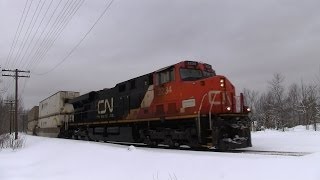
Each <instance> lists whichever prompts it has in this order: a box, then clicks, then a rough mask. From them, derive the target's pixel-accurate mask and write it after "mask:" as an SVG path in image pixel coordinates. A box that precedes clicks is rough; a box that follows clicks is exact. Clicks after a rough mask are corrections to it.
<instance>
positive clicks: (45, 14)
mask: <svg viewBox="0 0 320 180" xmlns="http://www.w3.org/2000/svg"><path fill="white" fill-rule="evenodd" d="M53 1H54V0H51V2H50V4H49V5H48V7H47V10H46V11H45V13H44V15H43V17H42V19H41V21H40V23H39V26H38V28H37V30H36V32H35V33H34V35H33V37H32V39H31V42H30V44H29V46H28V48H27V50H26V53H25V54H24V55H23V57H22V59H24V58H25V56H26V54H27V52H28V50H29V48H30V45H31V43H32V42H33V40H34V38H35V37H36V35H37V33H38V31H39V29H40V27H41V25H42V23H43V20H44V19H45V17H46V16H47V13H48V11H49V9H50V7H51V5H52V2H53ZM35 45H36V44H34V46H35ZM31 52H32V51H30V53H31ZM27 60H28V59H26V61H24V64H23V65H22V68H24V66H25V65H26V63H27V62H28V61H27Z"/></svg>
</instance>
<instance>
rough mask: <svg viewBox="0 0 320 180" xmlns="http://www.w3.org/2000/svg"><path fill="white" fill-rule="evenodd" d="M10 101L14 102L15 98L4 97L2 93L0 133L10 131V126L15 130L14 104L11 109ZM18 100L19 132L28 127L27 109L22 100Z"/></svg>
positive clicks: (0, 100) (0, 99)
mask: <svg viewBox="0 0 320 180" xmlns="http://www.w3.org/2000/svg"><path fill="white" fill-rule="evenodd" d="M9 102H14V98H13V97H7V98H6V99H4V98H3V97H2V96H1V93H0V135H1V134H4V133H9V132H10V126H11V130H12V131H14V121H13V119H14V111H13V110H14V105H13V106H12V108H13V109H11V105H10V104H9ZM18 102H20V103H19V105H18V107H19V109H18V129H19V132H21V131H24V132H25V131H26V128H27V115H26V113H27V111H25V110H24V108H23V106H22V104H23V103H22V100H19V101H18ZM10 119H11V125H10Z"/></svg>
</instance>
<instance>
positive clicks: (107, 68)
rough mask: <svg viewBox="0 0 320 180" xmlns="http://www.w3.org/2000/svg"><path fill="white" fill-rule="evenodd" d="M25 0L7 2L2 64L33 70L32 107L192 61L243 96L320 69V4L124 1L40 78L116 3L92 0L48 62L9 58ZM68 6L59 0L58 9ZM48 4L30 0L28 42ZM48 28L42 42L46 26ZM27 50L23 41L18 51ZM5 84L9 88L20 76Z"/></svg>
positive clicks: (28, 90) (2, 5)
mask: <svg viewBox="0 0 320 180" xmlns="http://www.w3.org/2000/svg"><path fill="white" fill-rule="evenodd" d="M25 2H26V0H0V29H1V33H0V65H1V66H2V68H7V69H10V68H11V69H13V68H18V69H21V68H22V69H23V68H26V69H23V70H32V72H31V78H30V79H28V80H27V83H26V84H25V81H26V79H25V78H21V79H20V82H21V83H20V88H21V89H24V91H23V99H24V104H25V106H26V107H28V108H29V107H32V106H34V105H37V104H38V102H39V101H41V100H43V99H44V98H46V97H48V96H49V95H51V94H53V93H55V92H57V91H59V90H73V91H79V92H81V93H86V92H88V91H91V90H99V89H102V88H107V87H113V86H114V85H115V84H116V83H118V82H121V81H124V80H127V79H130V78H133V77H136V76H139V75H142V74H145V73H148V72H152V71H154V70H157V69H159V68H162V67H164V66H168V65H171V64H174V63H177V62H180V61H182V60H196V61H203V62H207V63H209V64H211V65H212V66H213V67H214V69H215V70H216V72H217V73H218V74H222V75H225V76H227V77H228V78H229V79H230V80H231V81H232V82H233V83H234V85H235V86H236V87H237V88H238V92H239V91H240V90H242V89H243V88H249V89H253V90H263V89H264V88H266V87H267V81H269V80H271V79H272V76H273V74H274V73H276V72H279V73H281V74H283V75H284V76H285V81H286V83H287V84H290V83H292V82H300V81H301V79H303V80H304V81H305V82H312V81H314V80H315V76H316V75H319V73H320V72H319V66H320V61H319V60H317V59H318V57H320V51H319V50H318V49H319V47H320V11H319V7H320V1H317V0H308V1H301V0H135V1H129V0H115V1H114V3H113V4H112V6H111V7H110V9H109V10H108V11H107V13H106V15H105V16H104V17H103V18H102V19H101V21H100V22H99V23H98V24H97V25H96V26H95V27H94V29H93V30H92V32H91V33H90V34H89V35H88V36H87V38H86V39H85V40H84V41H83V42H82V44H81V45H80V46H79V48H78V49H77V50H76V51H74V53H73V54H72V55H71V56H70V57H69V58H68V60H67V61H65V62H64V63H63V64H62V65H61V66H59V67H58V68H57V69H55V70H54V71H52V72H51V73H48V74H46V75H42V76H39V75H36V74H39V73H43V72H46V71H48V70H50V69H52V68H53V67H54V66H55V65H56V64H58V63H59V62H60V61H61V60H62V59H63V58H64V57H65V56H66V55H67V54H68V53H69V52H70V51H71V49H72V48H73V47H74V46H75V45H76V44H77V43H78V42H79V41H80V39H81V38H82V37H83V36H84V35H85V33H86V32H87V31H88V30H89V29H90V28H91V26H92V25H93V23H94V22H95V20H96V19H97V18H98V17H99V15H100V14H101V13H102V11H103V10H104V8H105V6H106V4H107V3H108V1H103V0H86V1H85V2H84V3H83V5H82V6H81V7H80V9H79V10H78V11H77V13H76V14H75V16H74V17H73V18H72V19H71V21H70V23H69V24H68V25H67V26H66V28H65V29H64V31H63V32H62V33H61V35H60V37H59V38H58V39H57V40H56V41H55V43H54V45H53V46H52V48H51V49H50V50H49V51H48V53H47V54H46V55H45V56H44V58H43V59H42V60H41V63H39V64H36V63H31V62H32V61H31V59H32V58H31V59H22V58H21V60H20V61H18V60H19V58H18V59H17V60H16V61H15V59H14V58H11V59H9V61H6V59H7V57H8V54H9V52H10V47H11V44H12V42H13V40H14V36H15V32H16V30H17V27H18V24H19V20H20V17H21V15H22V12H23V9H24V5H25ZM43 2H44V1H43ZM45 2H46V3H45V4H44V8H43V10H42V12H41V13H40V16H39V19H38V21H36V23H35V27H34V29H33V31H30V32H36V31H35V30H36V27H37V23H39V22H40V19H41V18H42V17H43V16H41V14H42V13H43V12H45V7H48V6H49V3H50V2H51V0H46V1H45ZM58 2H59V1H58V0H54V2H53V3H52V7H51V8H50V9H49V11H48V13H50V12H53V10H54V8H53V7H55V6H57V5H58ZM66 2H67V0H62V2H61V7H60V6H59V7H58V8H60V10H62V4H65V3H66ZM70 2H71V1H70ZM38 3H39V0H34V1H33V4H32V5H31V6H30V14H29V16H28V17H27V19H26V22H25V29H24V30H25V31H22V33H21V36H20V41H17V42H22V39H23V37H24V36H25V37H26V39H27V33H26V32H27V31H26V29H27V26H28V25H29V23H30V22H31V16H32V14H33V13H34V12H35V9H36V6H37V4H38ZM40 5H41V4H40ZM39 7H40V6H39ZM58 10H59V9H58ZM35 17H36V16H35ZM47 17H48V18H45V19H44V21H43V24H45V23H46V22H47V20H48V19H49V16H47ZM30 27H32V26H30ZM39 27H40V28H39V31H38V35H37V34H35V33H34V34H35V35H34V36H35V40H36V39H37V38H36V37H37V36H39V35H40V32H41V30H42V29H44V26H39ZM32 35H33V34H32V33H31V34H30V38H29V40H30V41H29V42H30V50H31V49H32V47H33V46H31V45H32V41H31V38H32ZM40 39H41V38H40ZM26 42H27V41H26ZM34 42H35V41H34ZM34 42H33V43H34ZM25 47H27V44H26V46H25ZM18 49H19V43H17V47H16V51H13V52H16V53H17V51H18ZM21 49H23V48H22V46H21ZM22 53H23V50H22V51H21V57H22V55H23V54H22ZM26 54H27V55H28V53H27V51H26ZM13 55H14V53H13ZM13 57H14V56H13ZM31 57H32V55H31ZM35 59H36V58H35ZM18 62H20V63H18ZM29 63H30V64H31V65H30V66H23V64H26V65H27V64H29ZM2 80H3V83H1V84H0V86H1V87H0V89H3V86H7V85H8V84H10V83H9V82H12V81H13V78H2ZM9 87H11V88H10V89H9V90H8V93H12V92H13V85H12V86H9ZM20 92H21V93H22V91H20ZM8 93H7V94H8ZM7 94H6V95H7Z"/></svg>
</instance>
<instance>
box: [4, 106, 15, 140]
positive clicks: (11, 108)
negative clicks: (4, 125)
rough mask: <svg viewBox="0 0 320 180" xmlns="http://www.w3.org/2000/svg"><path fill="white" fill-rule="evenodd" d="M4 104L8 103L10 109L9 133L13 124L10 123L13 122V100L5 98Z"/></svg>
mask: <svg viewBox="0 0 320 180" xmlns="http://www.w3.org/2000/svg"><path fill="white" fill-rule="evenodd" d="M5 104H8V105H10V110H9V116H10V118H9V119H10V124H9V125H10V134H12V127H13V125H12V122H13V118H12V115H13V112H14V110H13V104H14V101H13V100H6V101H5Z"/></svg>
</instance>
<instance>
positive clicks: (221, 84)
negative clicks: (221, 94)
mask: <svg viewBox="0 0 320 180" xmlns="http://www.w3.org/2000/svg"><path fill="white" fill-rule="evenodd" d="M220 86H221V87H224V79H220Z"/></svg>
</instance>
